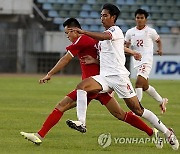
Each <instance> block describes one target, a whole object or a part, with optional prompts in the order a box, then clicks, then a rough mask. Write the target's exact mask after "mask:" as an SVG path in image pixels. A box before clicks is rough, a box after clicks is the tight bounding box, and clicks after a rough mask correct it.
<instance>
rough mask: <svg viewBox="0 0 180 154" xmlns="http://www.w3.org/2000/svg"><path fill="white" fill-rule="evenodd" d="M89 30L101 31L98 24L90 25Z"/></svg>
mask: <svg viewBox="0 0 180 154" xmlns="http://www.w3.org/2000/svg"><path fill="white" fill-rule="evenodd" d="M89 30H90V31H94V32H98V31H99V26H97V25H91V26H90V27H89Z"/></svg>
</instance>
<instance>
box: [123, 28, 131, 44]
mask: <svg viewBox="0 0 180 154" xmlns="http://www.w3.org/2000/svg"><path fill="white" fill-rule="evenodd" d="M130 33H131V32H130V31H129V30H128V31H127V32H126V34H125V38H124V40H125V41H126V42H131V35H130Z"/></svg>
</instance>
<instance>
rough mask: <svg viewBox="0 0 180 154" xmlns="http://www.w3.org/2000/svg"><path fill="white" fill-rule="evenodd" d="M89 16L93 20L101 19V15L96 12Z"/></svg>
mask: <svg viewBox="0 0 180 154" xmlns="http://www.w3.org/2000/svg"><path fill="white" fill-rule="evenodd" d="M89 15H90V17H91V18H100V14H99V13H98V12H96V11H91V12H90V14H89Z"/></svg>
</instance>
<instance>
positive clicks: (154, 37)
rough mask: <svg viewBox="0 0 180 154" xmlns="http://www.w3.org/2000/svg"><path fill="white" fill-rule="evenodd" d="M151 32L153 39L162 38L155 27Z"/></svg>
mask: <svg viewBox="0 0 180 154" xmlns="http://www.w3.org/2000/svg"><path fill="white" fill-rule="evenodd" d="M150 34H151V38H152V40H153V41H157V40H158V39H159V38H160V36H159V35H158V33H157V32H156V30H155V29H151V33H150Z"/></svg>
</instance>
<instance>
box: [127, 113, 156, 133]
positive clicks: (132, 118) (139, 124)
mask: <svg viewBox="0 0 180 154" xmlns="http://www.w3.org/2000/svg"><path fill="white" fill-rule="evenodd" d="M124 121H125V122H127V123H128V124H130V125H132V126H134V127H136V128H137V129H140V130H142V131H144V132H146V133H147V134H148V135H149V136H151V135H152V134H153V130H152V128H150V127H149V126H148V125H146V124H145V123H144V122H143V121H142V120H141V119H140V118H139V117H138V116H136V115H134V114H133V113H132V112H126V115H125V119H124Z"/></svg>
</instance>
